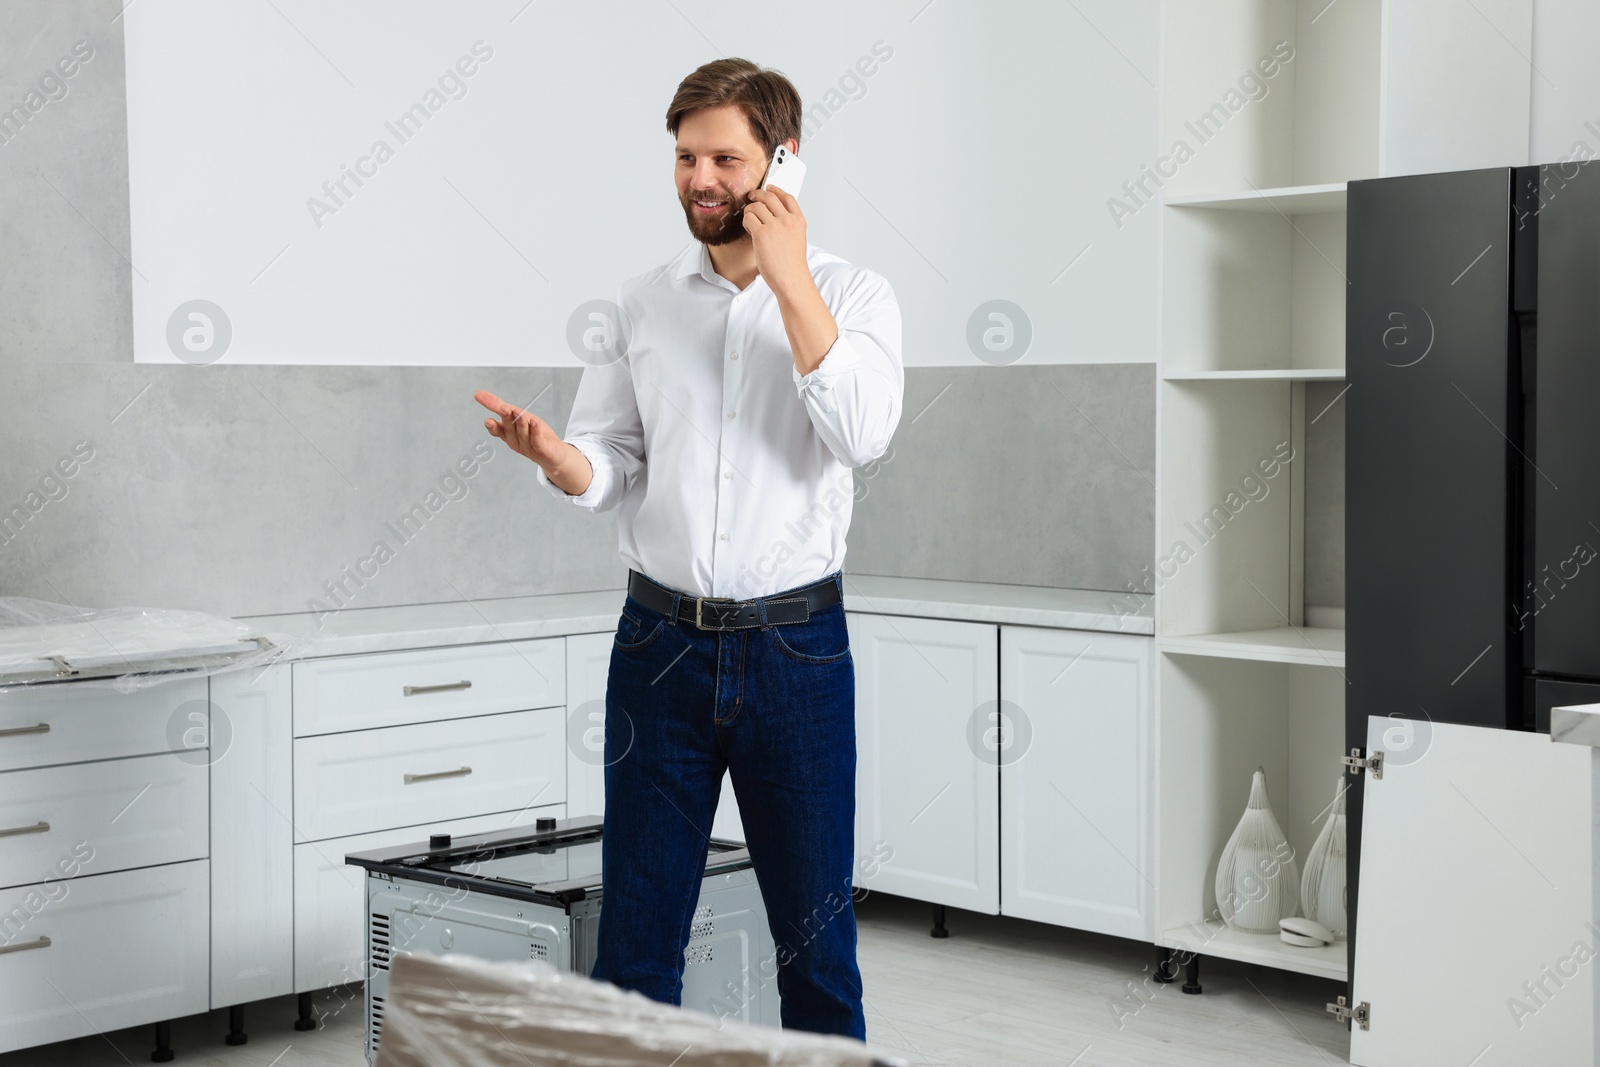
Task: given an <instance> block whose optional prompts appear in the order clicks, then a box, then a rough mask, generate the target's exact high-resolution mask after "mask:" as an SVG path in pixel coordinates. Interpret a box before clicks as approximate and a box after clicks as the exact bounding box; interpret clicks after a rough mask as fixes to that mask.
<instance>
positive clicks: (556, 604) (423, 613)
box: [241, 573, 1155, 659]
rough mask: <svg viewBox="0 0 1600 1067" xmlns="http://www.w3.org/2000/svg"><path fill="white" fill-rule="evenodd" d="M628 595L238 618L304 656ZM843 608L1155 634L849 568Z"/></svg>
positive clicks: (602, 607)
mask: <svg viewBox="0 0 1600 1067" xmlns="http://www.w3.org/2000/svg"><path fill="white" fill-rule="evenodd" d="M625 595H626V594H625V592H624V591H623V590H621V589H607V590H601V591H598V592H591V593H551V594H546V595H543V596H522V597H501V598H495V599H488V600H458V601H445V602H441V603H436V604H406V605H402V606H398V607H385V608H346V609H343V610H341V611H333V612H328V613H326V614H324V615H323V616H322V617H321V619H320V621H319V618H318V615H317V613H315V612H293V613H290V614H285V615H248V616H243V617H242V618H241V621H247V622H249V623H250V624H251V625H253V626H255V627H258V628H259V629H260V630H261V631H262V632H264V633H276V634H282V635H286V636H288V637H290V638H293V639H294V641H293V644H292V645H291V646H290V648H289V651H288V652H287V654H286V658H289V659H307V658H311V657H314V656H344V655H351V654H354V653H361V652H389V651H398V650H401V649H410V648H430V647H434V646H438V645H468V644H479V643H482V642H487V641H521V640H526V639H528V638H535V637H559V636H562V635H565V634H582V633H605V632H609V631H610V630H612V629H614V628H615V627H616V625H617V613H618V612H619V611H621V610H622V601H623V598H624V596H625ZM1135 603H1137V604H1138V605H1139V613H1138V614H1121V613H1120V612H1119V609H1118V608H1117V607H1116V605H1125V606H1131V605H1133V604H1135ZM844 604H845V609H846V610H848V611H863V612H871V613H873V614H878V615H916V616H921V617H923V618H933V619H957V620H965V621H970V622H993V623H1011V624H1015V625H1023V626H1049V627H1055V628H1058V629H1067V630H1105V631H1113V632H1122V633H1132V634H1152V633H1154V632H1155V627H1154V623H1153V622H1152V620H1151V616H1150V597H1148V596H1143V595H1134V594H1117V593H1107V592H1095V591H1091V590H1085V589H1053V588H1047V587H1044V586H1032V585H1001V584H996V583H987V582H952V581H942V580H937V579H931V578H886V577H880V576H876V575H864V574H863V575H855V574H848V573H847V574H846V575H845V576H844ZM1123 610H1126V608H1124V609H1123Z"/></svg>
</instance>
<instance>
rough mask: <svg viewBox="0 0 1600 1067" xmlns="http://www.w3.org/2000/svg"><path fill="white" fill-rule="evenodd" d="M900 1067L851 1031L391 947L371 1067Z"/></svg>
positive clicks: (548, 969) (527, 964)
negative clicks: (690, 1006) (805, 1027)
mask: <svg viewBox="0 0 1600 1067" xmlns="http://www.w3.org/2000/svg"><path fill="white" fill-rule="evenodd" d="M769 1065H770V1067H779V1065H781V1067H905V1061H904V1060H900V1059H896V1058H894V1057H892V1056H889V1055H887V1054H885V1053H883V1052H881V1051H874V1050H873V1049H872V1048H871V1046H869V1045H865V1044H863V1043H861V1042H859V1041H855V1040H852V1039H851V1038H847V1037H833V1036H829V1035H825V1034H808V1033H801V1032H797V1031H793V1030H774V1029H772V1028H771V1027H766V1026H755V1025H751V1024H749V1023H743V1022H739V1021H738V1020H733V1019H727V1020H718V1019H716V1018H715V1017H713V1016H711V1015H707V1014H704V1013H702V1012H697V1011H687V1010H685V1009H683V1008H678V1007H674V1006H672V1005H670V1004H661V1003H659V1002H657V1001H654V1000H651V999H649V998H648V997H645V996H643V995H642V994H640V993H635V992H633V991H631V990H624V989H620V988H618V987H617V986H614V985H612V984H610V983H609V982H599V981H595V980H594V979H592V978H588V977H585V976H583V975H578V974H571V973H564V972H561V971H557V970H556V969H555V968H554V967H553V966H551V965H550V964H548V963H544V962H542V961H539V960H529V961H515V962H501V961H491V960H482V959H478V958H476V957H473V956H467V955H463V954H451V955H447V956H431V955H419V954H414V953H409V952H406V953H400V954H397V955H396V956H395V957H394V959H393V960H392V961H391V963H390V972H389V996H388V998H387V1001H386V1003H385V1005H384V1021H383V1032H382V1038H381V1040H380V1042H379V1044H378V1057H377V1060H376V1062H375V1064H374V1067H769Z"/></svg>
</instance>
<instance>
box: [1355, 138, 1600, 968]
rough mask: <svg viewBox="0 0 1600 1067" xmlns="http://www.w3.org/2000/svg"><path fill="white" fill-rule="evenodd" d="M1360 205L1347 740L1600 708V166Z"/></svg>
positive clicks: (1383, 185) (1358, 743)
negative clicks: (1371, 723) (1370, 724)
mask: <svg viewBox="0 0 1600 1067" xmlns="http://www.w3.org/2000/svg"><path fill="white" fill-rule="evenodd" d="M1348 208H1349V215H1348V228H1347V231H1346V233H1347V249H1346V251H1347V266H1346V273H1347V280H1348V283H1349V284H1348V288H1347V293H1346V297H1347V299H1346V305H1345V309H1346V322H1345V326H1346V335H1345V336H1346V352H1345V355H1346V378H1347V381H1348V383H1349V391H1348V393H1347V395H1346V397H1345V400H1346V401H1347V403H1348V407H1347V409H1346V412H1345V418H1346V438H1345V478H1346V495H1345V553H1346V556H1345V558H1346V568H1345V598H1346V599H1345V604H1346V610H1345V625H1346V656H1345V662H1346V667H1345V672H1346V680H1347V682H1348V685H1347V686H1346V703H1345V735H1346V745H1347V748H1349V749H1351V750H1355V749H1361V748H1363V747H1364V746H1365V745H1366V738H1367V717H1368V716H1371V715H1378V716H1394V717H1396V718H1397V719H1409V720H1412V722H1413V723H1416V724H1422V723H1426V722H1430V721H1431V722H1445V723H1462V724H1469V725H1477V726H1486V727H1494V728H1500V729H1511V730H1542V731H1548V730H1549V721H1550V708H1551V707H1552V706H1553V705H1562V704H1572V703H1596V702H1600V164H1580V163H1566V164H1547V165H1544V166H1534V167H1518V168H1503V169H1494V170H1476V171H1462V172H1456V173H1448V174H1428V175H1416V176H1406V177H1396V178H1380V179H1375V180H1372V181H1359V182H1351V183H1350V186H1349V201H1348ZM1352 754H1353V753H1352ZM1361 795H1362V791H1361V790H1360V789H1359V788H1354V785H1353V784H1352V788H1351V790H1350V793H1349V795H1348V801H1349V816H1350V817H1349V821H1348V832H1349V852H1348V856H1349V864H1350V870H1349V891H1348V892H1349V895H1348V900H1347V902H1348V908H1349V920H1350V964H1351V973H1352V974H1353V973H1354V969H1355V938H1356V936H1357V896H1358V892H1357V891H1358V888H1359V870H1358V861H1359V857H1360V845H1361V836H1360V834H1361Z"/></svg>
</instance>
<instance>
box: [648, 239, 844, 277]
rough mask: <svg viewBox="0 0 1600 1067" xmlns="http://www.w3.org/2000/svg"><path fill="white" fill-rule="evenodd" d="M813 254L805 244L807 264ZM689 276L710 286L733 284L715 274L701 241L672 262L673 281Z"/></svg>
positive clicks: (811, 248)
mask: <svg viewBox="0 0 1600 1067" xmlns="http://www.w3.org/2000/svg"><path fill="white" fill-rule="evenodd" d="M815 252H816V246H815V245H812V244H810V243H809V242H808V243H807V244H806V262H808V263H809V262H810V261H811V257H812V255H813V254H814V253H815ZM691 274H698V275H700V277H702V278H704V279H705V280H706V281H708V282H710V283H711V284H712V285H723V286H727V285H732V284H733V283H732V282H730V281H728V279H726V278H724V277H723V276H722V275H720V274H718V273H717V268H716V267H714V266H712V264H711V249H710V248H709V247H707V245H706V244H705V243H704V242H702V241H690V242H689V243H688V244H687V245H685V246H684V249H683V251H682V252H680V253H678V258H677V259H675V260H673V263H672V277H673V280H674V281H676V280H678V279H681V278H687V277H689V276H690V275H691Z"/></svg>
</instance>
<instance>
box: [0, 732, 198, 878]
mask: <svg viewBox="0 0 1600 1067" xmlns="http://www.w3.org/2000/svg"><path fill="white" fill-rule="evenodd" d="M207 780H208V769H207V767H206V765H205V763H204V762H202V761H193V762H191V761H189V760H183V759H179V758H178V757H177V756H175V755H173V754H172V753H170V752H168V753H163V754H161V755H159V756H140V757H138V758H136V759H119V760H106V761H105V762H102V763H90V764H81V763H80V764H73V765H71V766H66V767H45V768H40V769H37V770H28V771H11V772H10V773H8V774H0V888H3V887H6V886H12V885H22V884H25V883H28V882H42V881H44V880H45V879H59V878H67V877H73V876H83V875H97V874H105V873H108V872H110V871H120V870H125V869H127V868H129V867H149V866H153V865H154V864H157V863H177V862H180V861H182V860H194V859H204V858H205V856H206V848H207V833H206V831H207V808H208V800H207V796H208V794H207V791H206V783H207Z"/></svg>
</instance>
